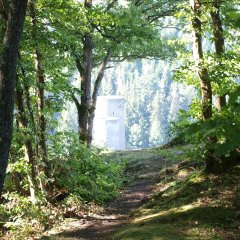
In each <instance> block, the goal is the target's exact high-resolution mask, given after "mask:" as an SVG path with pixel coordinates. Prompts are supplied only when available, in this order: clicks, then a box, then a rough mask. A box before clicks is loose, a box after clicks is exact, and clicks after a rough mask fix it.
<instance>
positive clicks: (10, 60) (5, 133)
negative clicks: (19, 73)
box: [0, 0, 27, 197]
mask: <svg viewBox="0 0 240 240" xmlns="http://www.w3.org/2000/svg"><path fill="white" fill-rule="evenodd" d="M26 8H27V0H13V1H12V4H11V6H10V9H9V13H8V20H7V28H6V31H5V36H4V41H3V50H2V54H1V63H0V64H1V65H0V109H1V111H0V197H1V196H2V191H3V184H4V178H5V174H6V168H7V163H8V157H9V150H10V145H11V141H12V128H13V109H14V92H15V82H16V65H17V57H18V49H19V43H20V38H21V35H22V31H23V25H24V21H25V15H26Z"/></svg>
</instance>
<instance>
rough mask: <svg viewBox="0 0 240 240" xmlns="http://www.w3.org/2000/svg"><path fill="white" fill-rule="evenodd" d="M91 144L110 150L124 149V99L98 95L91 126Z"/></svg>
mask: <svg viewBox="0 0 240 240" xmlns="http://www.w3.org/2000/svg"><path fill="white" fill-rule="evenodd" d="M93 144H94V145H96V146H99V147H106V148H109V149H112V150H124V149H125V148H126V139H125V99H124V98H123V97H120V96H99V97H98V98H97V106H96V111H95V119H94V127H93Z"/></svg>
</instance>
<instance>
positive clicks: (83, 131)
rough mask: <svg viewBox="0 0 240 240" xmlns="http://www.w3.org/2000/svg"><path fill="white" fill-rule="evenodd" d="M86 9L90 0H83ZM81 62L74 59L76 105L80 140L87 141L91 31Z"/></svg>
mask: <svg viewBox="0 0 240 240" xmlns="http://www.w3.org/2000/svg"><path fill="white" fill-rule="evenodd" d="M84 6H85V8H86V9H90V8H91V7H92V0H85V2H84ZM82 57H83V59H82V60H83V63H82V64H81V60H80V59H79V58H77V59H76V63H77V68H78V70H79V72H80V75H81V92H82V94H81V102H80V107H78V124H79V138H80V141H82V142H84V143H87V137H88V117H89V110H90V106H91V78H92V69H93V66H92V62H93V41H92V37H91V33H86V34H85V36H84V39H83V56H82Z"/></svg>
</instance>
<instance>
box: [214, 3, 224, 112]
mask: <svg viewBox="0 0 240 240" xmlns="http://www.w3.org/2000/svg"><path fill="white" fill-rule="evenodd" d="M210 14H211V19H212V29H213V37H214V38H213V39H214V45H215V52H216V55H217V58H218V59H217V61H218V62H219V63H221V57H223V54H224V52H225V46H224V45H225V44H224V35H223V26H222V20H221V17H220V0H213V1H212V10H211V12H210ZM224 106H226V95H225V94H222V95H220V96H218V97H217V108H218V110H219V111H221V110H222V108H223V107H224Z"/></svg>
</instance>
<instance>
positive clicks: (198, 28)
mask: <svg viewBox="0 0 240 240" xmlns="http://www.w3.org/2000/svg"><path fill="white" fill-rule="evenodd" d="M190 6H191V15H192V18H191V21H192V28H193V54H194V58H195V64H196V69H197V74H198V78H199V82H200V86H201V92H202V119H203V121H206V120H207V119H210V118H211V117H212V87H211V82H210V78H209V75H208V70H207V68H206V67H205V66H204V55H203V46H202V23H201V7H202V2H201V0H190ZM215 141H216V139H213V138H209V139H208V141H207V142H206V143H205V144H213V143H214V142H215ZM205 164H206V167H205V170H206V172H217V171H218V168H219V161H218V159H216V158H215V157H214V156H213V152H212V150H208V152H207V153H206V157H205Z"/></svg>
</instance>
